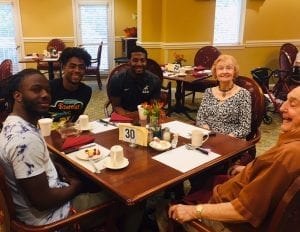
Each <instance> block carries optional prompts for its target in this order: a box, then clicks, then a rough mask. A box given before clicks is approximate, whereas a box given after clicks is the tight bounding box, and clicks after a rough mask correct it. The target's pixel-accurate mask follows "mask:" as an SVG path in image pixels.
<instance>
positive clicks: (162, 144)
mask: <svg viewBox="0 0 300 232" xmlns="http://www.w3.org/2000/svg"><path fill="white" fill-rule="evenodd" d="M149 146H150V147H152V148H153V149H155V150H157V151H165V150H168V149H169V148H170V147H171V143H170V142H168V141H164V140H160V141H159V142H156V141H152V142H150V143H149Z"/></svg>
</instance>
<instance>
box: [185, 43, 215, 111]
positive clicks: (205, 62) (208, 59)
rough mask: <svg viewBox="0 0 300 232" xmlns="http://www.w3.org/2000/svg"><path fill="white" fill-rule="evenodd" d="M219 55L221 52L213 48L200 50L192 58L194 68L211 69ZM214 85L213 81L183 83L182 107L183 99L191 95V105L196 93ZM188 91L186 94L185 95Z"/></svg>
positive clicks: (206, 47) (207, 47)
mask: <svg viewBox="0 0 300 232" xmlns="http://www.w3.org/2000/svg"><path fill="white" fill-rule="evenodd" d="M219 55H221V52H220V51H219V50H218V49H217V48H216V47H214V46H205V47H202V48H200V49H199V50H198V51H197V53H196V55H195V57H194V66H195V67H197V66H202V67H203V68H205V69H211V67H212V65H213V63H214V61H215V60H216V59H217V58H218V57H219ZM214 85H215V80H208V79H206V80H201V79H199V81H195V82H193V83H186V82H184V83H183V86H182V93H183V94H182V105H183V106H184V103H185V97H187V96H189V95H192V103H194V102H195V94H196V92H204V91H205V89H207V88H210V87H212V86H214ZM187 91H188V93H186V92H187Z"/></svg>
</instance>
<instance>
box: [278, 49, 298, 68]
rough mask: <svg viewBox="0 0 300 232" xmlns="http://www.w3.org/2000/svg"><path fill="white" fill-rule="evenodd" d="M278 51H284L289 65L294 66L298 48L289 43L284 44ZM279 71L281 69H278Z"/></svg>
mask: <svg viewBox="0 0 300 232" xmlns="http://www.w3.org/2000/svg"><path fill="white" fill-rule="evenodd" d="M280 51H284V52H286V54H287V58H288V60H289V63H290V64H292V65H293V64H294V62H295V59H296V56H297V53H298V48H297V47H296V46H295V45H294V44H291V43H284V44H283V45H282V46H281V47H280ZM280 69H281V68H280Z"/></svg>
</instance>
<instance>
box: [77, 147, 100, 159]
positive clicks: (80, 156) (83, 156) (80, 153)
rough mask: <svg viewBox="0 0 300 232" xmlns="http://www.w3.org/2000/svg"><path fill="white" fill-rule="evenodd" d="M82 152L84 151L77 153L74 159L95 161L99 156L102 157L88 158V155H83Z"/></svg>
mask: <svg viewBox="0 0 300 232" xmlns="http://www.w3.org/2000/svg"><path fill="white" fill-rule="evenodd" d="M84 150H85V149H83V150H80V152H78V153H77V154H76V157H77V158H78V159H81V160H89V158H90V159H92V160H95V161H96V160H98V159H100V158H101V156H102V155H101V154H100V155H93V156H92V157H89V156H88V154H87V153H85V151H84Z"/></svg>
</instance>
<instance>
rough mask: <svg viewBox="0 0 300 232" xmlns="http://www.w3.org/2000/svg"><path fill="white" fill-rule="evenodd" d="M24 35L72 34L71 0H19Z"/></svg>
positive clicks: (61, 35)
mask: <svg viewBox="0 0 300 232" xmlns="http://www.w3.org/2000/svg"><path fill="white" fill-rule="evenodd" d="M20 9H21V10H20V12H21V22H22V30H23V36H24V37H43V36H46V37H49V36H50V37H69V36H73V35H74V30H73V15H72V0H63V1H62V0H47V1H45V0H20Z"/></svg>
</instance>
